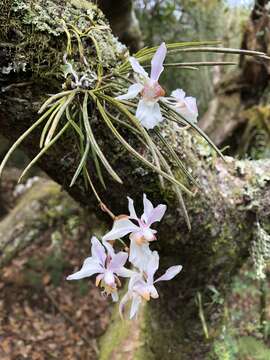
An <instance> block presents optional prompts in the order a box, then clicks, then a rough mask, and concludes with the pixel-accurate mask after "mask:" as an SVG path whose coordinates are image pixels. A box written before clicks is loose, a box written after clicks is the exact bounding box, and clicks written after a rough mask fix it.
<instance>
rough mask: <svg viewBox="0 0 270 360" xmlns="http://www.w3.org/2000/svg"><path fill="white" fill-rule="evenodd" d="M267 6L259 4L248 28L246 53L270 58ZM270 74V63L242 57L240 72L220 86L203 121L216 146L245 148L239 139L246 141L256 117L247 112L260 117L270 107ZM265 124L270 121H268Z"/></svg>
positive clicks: (225, 78) (264, 0) (263, 0)
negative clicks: (261, 52) (252, 118)
mask: <svg viewBox="0 0 270 360" xmlns="http://www.w3.org/2000/svg"><path fill="white" fill-rule="evenodd" d="M267 5H269V0H261V1H260V0H257V1H256V2H255V5H254V8H253V11H252V12H251V15H250V18H249V21H248V22H247V24H246V26H245V30H244V34H243V40H242V44H241V48H242V49H245V50H246V49H248V50H257V51H263V52H265V53H266V54H268V55H269V54H270V50H269V41H270V38H269V30H270V16H269V10H268V8H267ZM269 74H270V65H269V61H257V60H256V59H254V58H251V57H246V56H241V57H240V62H239V68H238V69H237V70H236V71H235V70H234V71H232V72H231V73H229V74H227V75H225V77H224V78H223V79H222V80H221V82H220V83H219V84H218V85H217V86H216V96H215V97H214V99H213V100H212V101H211V102H210V106H209V109H208V110H207V112H206V113H205V115H204V116H203V118H202V120H201V121H200V127H201V128H202V129H203V130H204V131H205V132H206V133H207V134H208V135H209V136H210V137H211V139H212V140H213V141H214V142H215V144H217V145H219V146H220V145H222V144H228V143H229V145H232V144H233V143H238V145H239V144H240V145H242V144H241V140H239V139H241V138H243V134H245V129H246V128H247V127H248V126H249V121H250V120H251V116H252V115H251V113H250V111H249V112H247V110H252V111H253V110H254V111H256V112H257V117H259V116H260V114H259V113H260V109H259V107H264V106H265V105H266V104H268V103H269V98H270V96H269ZM252 114H253V113H252ZM265 120H266V121H268V120H267V117H266V118H265ZM239 129H241V130H239ZM244 140H246V139H244ZM233 150H235V146H234V145H233Z"/></svg>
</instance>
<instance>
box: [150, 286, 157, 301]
mask: <svg viewBox="0 0 270 360" xmlns="http://www.w3.org/2000/svg"><path fill="white" fill-rule="evenodd" d="M150 295H151V298H153V299H157V298H158V297H159V295H158V292H157V289H156V288H155V287H154V285H153V286H151V287H150Z"/></svg>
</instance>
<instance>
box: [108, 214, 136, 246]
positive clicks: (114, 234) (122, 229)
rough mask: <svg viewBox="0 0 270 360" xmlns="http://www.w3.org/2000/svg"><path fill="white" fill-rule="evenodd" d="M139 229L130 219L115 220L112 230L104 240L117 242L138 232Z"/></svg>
mask: <svg viewBox="0 0 270 360" xmlns="http://www.w3.org/2000/svg"><path fill="white" fill-rule="evenodd" d="M139 229H140V228H139V227H138V226H136V225H135V224H133V222H131V221H130V220H128V219H120V220H115V222H114V224H113V228H112V230H111V231H109V232H108V234H106V235H105V236H103V238H102V240H103V241H107V240H115V239H118V238H121V237H123V236H125V235H127V234H129V233H131V232H133V231H138V230H139Z"/></svg>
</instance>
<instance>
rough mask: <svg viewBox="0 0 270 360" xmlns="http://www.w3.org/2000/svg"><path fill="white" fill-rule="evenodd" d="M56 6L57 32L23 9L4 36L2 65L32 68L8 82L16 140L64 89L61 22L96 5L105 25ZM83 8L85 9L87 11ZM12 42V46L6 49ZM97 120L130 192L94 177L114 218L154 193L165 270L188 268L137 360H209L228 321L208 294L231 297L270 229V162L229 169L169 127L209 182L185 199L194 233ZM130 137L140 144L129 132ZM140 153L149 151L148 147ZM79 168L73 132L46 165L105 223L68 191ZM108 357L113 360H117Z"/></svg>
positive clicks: (150, 318) (149, 326)
mask: <svg viewBox="0 0 270 360" xmlns="http://www.w3.org/2000/svg"><path fill="white" fill-rule="evenodd" d="M16 3H18V1H17V2H16ZM19 3H20V4H21V6H23V5H26V6H28V5H29V2H28V1H26V0H25V1H23V0H21V1H19ZM46 3H47V2H46ZM49 3H50V4H51V5H50V6H54V7H55V9H57V12H56V17H55V18H54V19H53V22H55V24H54V25H53V23H52V24H51V23H50V26H49V27H50V30H49V29H47V28H42V29H40V28H39V25H36V22H34V19H36V16H35V17H33V18H31V19H30V20H27V21H30V23H28V22H25V20H23V19H25V17H24V16H25V15H23V13H22V10H18V11H15V12H14V10H12V9H11V10H12V11H10V17H9V24H8V25H7V26H8V31H7V32H6V33H5V34H6V35H5V36H6V40H5V43H4V37H3V36H4V35H3V34H2V35H1V42H0V47H1V51H2V54H4V57H2V60H1V64H0V66H2V69H3V66H5V67H6V66H7V65H8V63H9V62H12V64H15V62H14V58H16V59H19V58H20V55H21V56H22V57H23V59H24V60H23V61H25V62H26V69H27V70H28V71H26V72H22V71H20V70H18V71H17V70H16V69H17V68H16V69H15V70H16V71H15V72H13V71H12V72H10V73H9V74H4V75H3V78H4V81H5V86H9V85H12V84H14V83H15V84H18V83H22V82H23V84H24V85H22V86H21V87H18V86H16V85H15V86H14V85H13V86H9V87H8V89H7V91H5V92H2V94H1V113H0V125H1V132H2V133H3V134H4V136H5V137H6V138H8V139H9V140H12V141H13V140H15V139H16V138H17V137H18V135H19V134H21V133H22V132H23V131H25V130H26V129H27V128H28V127H29V125H30V124H32V123H33V120H34V119H35V118H36V117H37V109H38V108H39V106H40V104H41V101H43V100H44V98H45V94H46V93H53V92H55V91H59V89H60V88H61V83H60V81H59V79H58V78H57V76H55V74H54V73H53V72H52V71H51V69H52V68H59V65H60V61H61V59H62V55H63V52H64V51H65V49H64V47H65V41H64V35H63V33H62V32H61V29H60V30H57V31H56V30H55V26H56V24H57V21H59V16H60V15H59V16H58V15H57V14H59V11H60V10H61V9H62V10H63V9H65V11H68V12H69V18H67V21H71V20H72V19H73V17H74V16H76V15H73V11H75V13H76V14H77V11H79V12H81V13H83V12H85V11H87V10H86V9H88V10H89V8H88V7H90V11H91V14H92V16H94V18H95V19H96V20H97V19H99V21H100V22H102V21H105V20H104V19H103V16H102V14H101V13H100V12H99V11H98V10H97V9H96V8H95V6H94V5H92V4H91V3H87V2H81V1H79V2H76V4H75V2H73V1H71V2H67V1H63V2H61V4H60V3H59V2H58V1H57V0H54V1H49ZM78 3H80V4H83V6H81V7H79V8H78ZM34 4H43V5H44V1H42V0H36V1H34ZM74 4H75V5H74ZM31 9H32V8H31ZM35 9H37V8H35ZM47 9H48V8H46V7H44V6H43V7H42V9H41V10H36V11H40V13H39V15H40V16H41V13H43V15H42V16H43V18H44V16H45V15H44V12H45V14H47V15H48V13H47ZM78 9H79V10H78ZM27 11H29V9H28V10H27ZM31 11H32V10H31ZM50 11H52V10H50ZM60 13H61V11H60ZM93 14H94V15H93ZM57 16H58V17H57ZM45 18H46V16H45ZM14 22H15V23H16V33H18V32H19V33H20V34H23V36H24V37H25V41H26V42H27V41H29V32H30V33H31V36H32V39H34V40H32V44H33V48H34V49H35V51H37V49H39V48H40V44H39V43H36V42H40V39H41V37H40V36H42V39H43V46H44V49H43V53H42V54H44V56H45V57H46V56H49V55H46V54H50V53H52V54H53V55H52V56H53V61H51V60H49V59H48V60H46V62H45V64H44V63H43V64H42V65H41V64H40V62H37V59H36V57H35V56H34V57H33V56H32V57H31V56H25V51H26V50H27V49H25V48H24V47H23V48H22V50H21V48H20V47H19V46H18V43H17V42H16V41H17V40H16V37H15V38H14V32H12V31H11V29H13V28H12V26H10V24H13V23H14ZM51 28H52V29H53V32H52V30H51ZM10 31H11V33H10ZM55 31H56V33H55ZM104 31H105V35H104V36H103V37H102V39H101V40H100V41H101V45H102V48H104V49H107V51H106V52H104V56H107V59H104V61H107V66H108V67H113V66H114V65H115V64H116V63H117V62H118V61H119V59H120V57H121V54H120V53H118V52H117V45H115V44H116V43H115V42H114V40H113V37H112V35H111V33H110V32H109V31H108V30H104ZM106 41H107V42H106ZM6 43H8V45H5V44H6ZM55 44H57V48H56V49H55ZM113 44H114V45H113ZM14 45H15V47H14ZM33 48H32V49H33ZM109 50H110V51H109ZM20 51H23V52H22V53H21V52H20ZM31 51H32V50H31ZM108 54H111V55H108ZM46 59H47V58H46ZM89 59H90V60H91V61H93V62H94V61H96V58H93V59H92V58H91V51H90V52H89ZM51 64H53V66H52V67H51ZM44 65H45V66H44ZM2 72H3V71H2ZM56 74H57V72H56ZM44 78H45V79H46V81H44ZM91 116H92V121H93V124H95V127H94V130H95V136H96V138H97V139H99V144H100V146H101V147H102V150H103V152H104V153H105V154H107V155H108V156H109V158H110V162H111V164H112V165H113V167H114V169H115V170H116V172H117V173H118V174H119V175H120V177H121V178H122V179H123V181H124V185H119V184H117V183H115V182H114V181H113V180H111V179H110V178H109V177H106V185H107V190H104V189H103V188H102V186H99V185H98V184H99V182H98V180H97V178H95V176H94V175H93V179H94V182H95V184H96V186H97V189H98V191H99V193H100V194H101V196H102V198H103V199H105V200H106V204H107V205H108V206H109V207H110V208H111V209H112V210H113V212H114V213H115V214H122V213H126V212H127V210H126V209H127V201H126V195H129V196H131V197H133V198H134V199H135V201H136V202H137V204H140V203H141V199H142V193H143V192H145V193H147V194H148V195H149V197H150V198H151V200H152V201H153V202H154V203H158V202H166V203H167V204H168V212H167V214H166V217H165V219H164V221H163V222H162V224H161V226H160V227H159V229H158V230H159V239H158V241H157V242H156V243H155V244H154V247H155V248H156V249H158V250H159V252H160V255H161V267H162V268H165V267H167V266H171V265H174V264H179V263H180V264H182V265H183V266H184V270H183V271H182V273H181V274H180V275H179V276H178V277H177V278H176V279H175V280H173V281H171V282H169V283H168V284H161V285H160V288H159V291H160V299H159V300H156V301H153V302H151V305H150V306H147V307H146V308H145V313H144V316H143V319H142V321H141V322H140V324H139V326H141V327H140V329H139V332H140V335H141V339H140V346H139V350H138V352H137V354H136V355H134V359H135V358H136V357H138V358H139V357H140V358H141V359H144V360H146V359H157V360H158V359H164V358H165V359H167V358H170V359H188V358H194V359H205V358H206V353H207V352H208V351H209V349H210V347H211V341H212V340H213V339H214V338H215V337H216V336H218V333H219V332H218V329H219V327H220V322H221V320H222V309H220V308H219V306H218V305H217V304H213V303H212V302H211V292H210V291H209V290H208V289H209V288H208V286H209V285H213V286H215V287H216V288H217V289H218V290H219V291H220V292H221V294H225V292H226V290H227V288H228V286H229V284H230V280H231V277H232V274H233V273H234V272H235V271H236V270H237V269H238V268H239V266H240V265H241V264H242V263H243V261H244V260H245V258H246V257H247V256H248V251H249V246H250V242H251V240H252V236H253V232H254V231H255V229H256V227H255V226H254V224H255V223H256V219H257V218H259V219H260V222H261V224H262V225H263V226H265V227H267V226H268V227H269V215H270V214H269V209H270V206H269V205H270V204H269V202H270V200H269V199H270V197H269V195H270V186H269V180H270V179H269V173H270V161H263V162H260V161H254V162H253V161H236V160H234V159H232V158H227V162H226V163H225V162H223V161H222V160H220V159H217V158H216V156H215V154H213V153H212V151H211V150H210V148H209V147H208V146H206V145H205V143H203V142H202V141H201V140H200V139H198V138H197V137H196V135H195V134H194V133H193V132H191V131H182V132H177V136H176V133H175V129H173V128H172V127H171V126H170V124H165V125H164V126H163V128H162V131H163V133H164V134H165V136H166V137H167V139H168V140H169V141H170V143H171V145H172V146H173V147H174V148H175V149H176V151H177V152H178V153H179V155H180V157H181V158H182V160H183V161H184V162H185V163H186V165H187V166H188V167H189V168H190V169H191V171H192V173H193V175H194V176H195V177H197V179H198V181H199V183H200V184H201V189H200V190H199V191H198V192H197V194H196V196H195V197H192V198H188V197H186V199H185V200H186V204H187V208H188V211H189V215H190V219H191V223H192V230H191V231H190V232H189V231H188V230H187V228H186V225H185V221H184V219H183V217H182V215H181V212H180V210H179V209H178V205H177V202H176V199H175V197H174V193H173V192H172V190H171V189H170V186H169V185H168V184H166V185H167V186H166V190H162V189H161V188H160V185H159V181H158V178H157V176H156V174H153V173H152V172H151V171H149V170H148V169H146V168H144V166H142V165H141V163H139V162H138V161H137V160H135V159H134V158H132V157H131V156H130V155H129V154H127V153H126V152H125V151H123V149H122V148H121V146H120V145H119V144H118V143H117V142H116V141H115V139H114V138H113V137H112V136H111V135H110V134H109V133H108V131H107V129H106V128H105V127H104V126H103V123H102V121H101V120H100V119H99V117H98V115H97V114H96V113H95V111H94V110H93V112H92V114H91ZM125 137H126V138H127V140H128V141H130V142H132V143H133V139H132V137H129V135H128V133H126V134H125ZM133 145H134V146H136V144H133ZM38 148H39V131H38V130H37V131H36V132H34V133H33V134H32V135H31V136H29V137H28V138H27V139H26V141H25V142H24V149H25V151H26V152H27V153H28V154H29V155H30V156H33V155H34V154H35V153H37V152H38ZM138 150H139V151H142V149H140V148H139V147H138ZM78 161H79V154H78V152H77V150H76V147H75V144H74V138H73V137H72V134H71V133H68V134H67V135H66V136H65V137H64V138H63V140H62V141H59V142H58V143H57V145H55V147H54V148H53V150H50V151H48V153H47V154H46V155H44V157H43V159H42V160H41V161H40V162H39V165H40V167H41V168H42V169H43V170H45V171H46V172H47V173H48V174H49V175H50V176H51V177H52V178H53V179H54V180H56V181H57V182H58V183H59V184H61V185H62V186H63V187H64V188H65V189H66V190H67V191H68V192H69V193H70V194H71V195H72V196H73V197H74V198H75V199H76V200H77V201H78V202H79V203H81V204H82V205H83V206H86V207H88V208H89V209H90V210H91V211H94V212H96V213H97V214H98V216H99V217H104V214H103V213H102V212H101V211H100V210H99V209H98V208H97V203H96V199H95V198H94V196H93V195H92V194H91V193H89V192H87V191H86V190H85V187H84V183H83V181H82V179H79V181H78V182H77V183H76V184H75V185H74V186H73V187H72V188H69V186H68V184H69V183H70V181H71V179H72V176H73V174H74V172H75V170H76V166H77V165H78ZM89 166H90V168H89V170H90V171H92V170H91V169H92V168H91V163H90V164H89ZM138 212H139V210H138ZM108 220H109V219H108ZM110 225H111V224H110ZM199 293H200V294H201V296H202V304H201V306H202V308H203V311H204V314H205V321H206V323H207V324H208V325H209V339H206V337H205V334H204V332H203V327H202V322H201V319H200V317H199V315H198V305H197V303H196V297H197V296H198V294H199ZM114 351H115V349H114ZM105 358H106V357H104V359H105ZM107 358H110V353H109V355H108V357H107Z"/></svg>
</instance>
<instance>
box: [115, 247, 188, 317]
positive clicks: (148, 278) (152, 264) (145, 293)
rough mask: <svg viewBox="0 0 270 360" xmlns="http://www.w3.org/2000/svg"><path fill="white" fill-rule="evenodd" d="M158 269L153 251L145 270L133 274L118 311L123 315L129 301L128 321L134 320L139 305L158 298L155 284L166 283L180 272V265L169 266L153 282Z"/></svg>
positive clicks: (157, 261)
mask: <svg viewBox="0 0 270 360" xmlns="http://www.w3.org/2000/svg"><path fill="white" fill-rule="evenodd" d="M158 267H159V255H158V253H157V251H153V253H152V254H151V256H150V257H149V261H148V265H147V268H146V270H145V271H144V272H141V273H135V274H134V275H133V276H132V277H131V278H130V281H129V286H128V292H127V293H126V294H125V295H124V297H123V298H122V300H121V301H120V305H119V311H120V314H121V315H122V314H123V310H124V307H125V304H126V303H127V302H128V301H130V300H131V308H130V315H129V317H130V319H132V318H134V317H135V315H136V314H137V313H138V311H139V307H140V305H141V303H142V302H143V301H144V300H146V301H149V300H150V299H151V298H153V299H157V298H158V297H159V295H158V292H157V289H156V287H155V284H156V283H157V282H159V281H168V280H171V279H173V278H174V277H175V276H176V275H177V274H179V272H180V271H181V270H182V266H181V265H175V266H171V267H170V268H169V269H167V271H166V272H165V273H164V274H163V275H162V276H160V277H159V278H157V279H156V280H154V274H155V272H156V271H157V269H158Z"/></svg>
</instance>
